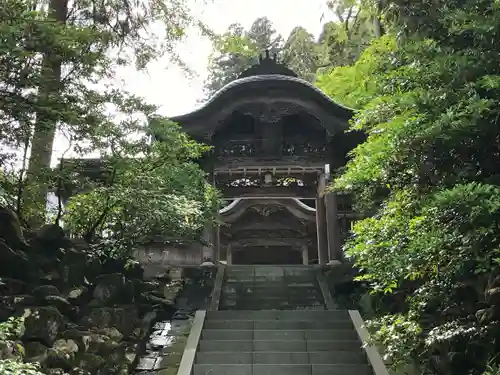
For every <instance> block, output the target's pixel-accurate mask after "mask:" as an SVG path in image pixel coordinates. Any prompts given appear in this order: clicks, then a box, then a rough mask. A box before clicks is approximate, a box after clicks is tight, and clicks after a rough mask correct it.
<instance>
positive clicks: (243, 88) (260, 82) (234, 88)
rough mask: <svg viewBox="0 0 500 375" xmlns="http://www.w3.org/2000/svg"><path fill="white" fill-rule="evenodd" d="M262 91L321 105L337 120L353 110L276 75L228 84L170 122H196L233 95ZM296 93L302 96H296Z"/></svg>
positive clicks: (300, 82) (298, 81)
mask: <svg viewBox="0 0 500 375" xmlns="http://www.w3.org/2000/svg"><path fill="white" fill-rule="evenodd" d="M266 88H281V89H283V90H284V91H285V92H289V93H290V97H295V98H297V97H298V96H299V97H301V96H303V98H304V99H303V100H304V102H306V101H315V102H317V103H318V104H320V105H322V106H323V107H324V108H325V110H327V111H328V112H332V113H334V114H335V115H336V116H338V117H341V118H344V117H345V118H350V117H351V116H352V114H353V112H354V110H353V109H351V108H348V107H345V106H343V105H341V104H338V103H336V102H334V101H333V100H332V99H330V98H329V97H328V96H327V95H326V94H325V93H324V92H323V91H321V90H319V89H318V88H317V87H315V86H313V85H312V84H311V83H309V82H307V81H305V80H303V79H300V78H296V77H292V76H285V75H279V74H265V75H256V76H250V77H246V78H240V79H237V80H235V81H232V82H230V83H229V84H227V85H226V86H224V87H223V88H222V89H220V90H219V91H217V93H215V94H214V95H213V96H212V97H211V98H210V99H209V100H208V101H207V102H206V103H204V104H203V105H202V106H201V107H200V108H198V109H196V110H194V111H193V112H191V113H187V114H184V115H180V116H175V117H172V118H171V120H172V121H175V122H180V123H183V122H186V121H189V120H195V119H198V118H200V117H201V116H205V115H206V114H207V113H210V112H211V111H212V110H216V109H217V107H218V103H221V104H222V103H230V102H231V100H232V99H234V98H235V96H236V94H239V95H240V96H243V97H244V96H246V94H245V92H246V93H247V95H248V96H249V97H251V96H252V95H251V94H252V91H254V90H263V89H266ZM299 91H300V92H301V94H302V95H297V93H298V92H299Z"/></svg>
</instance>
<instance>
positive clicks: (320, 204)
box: [316, 175, 328, 264]
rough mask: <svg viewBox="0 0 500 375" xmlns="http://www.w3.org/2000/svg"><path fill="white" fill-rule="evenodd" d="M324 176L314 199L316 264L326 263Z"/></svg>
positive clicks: (320, 179) (321, 177) (320, 180)
mask: <svg viewBox="0 0 500 375" xmlns="http://www.w3.org/2000/svg"><path fill="white" fill-rule="evenodd" d="M324 191H325V176H324V175H321V176H320V178H319V180H318V194H317V197H316V231H317V237H318V263H319V264H326V263H327V262H328V238H327V233H326V206H325V199H324Z"/></svg>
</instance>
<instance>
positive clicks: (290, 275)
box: [219, 266, 325, 310]
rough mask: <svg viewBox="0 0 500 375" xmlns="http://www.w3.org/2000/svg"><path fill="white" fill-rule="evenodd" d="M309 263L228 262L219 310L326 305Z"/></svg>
mask: <svg viewBox="0 0 500 375" xmlns="http://www.w3.org/2000/svg"><path fill="white" fill-rule="evenodd" d="M317 272H318V270H317V269H315V268H311V267H309V266H287V267H278V266H228V267H226V273H225V280H224V282H223V287H222V294H221V300H220V305H219V310H287V309H293V310H301V309H307V310H315V309H320V310H324V309H325V303H324V300H323V296H322V294H321V290H320V288H319V285H318V281H317V278H316V274H317Z"/></svg>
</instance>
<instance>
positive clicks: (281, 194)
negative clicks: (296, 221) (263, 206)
mask: <svg viewBox="0 0 500 375" xmlns="http://www.w3.org/2000/svg"><path fill="white" fill-rule="evenodd" d="M217 188H218V189H219V190H220V191H221V192H222V196H223V197H224V198H228V199H230V198H245V197H272V198H290V197H292V198H300V199H307V198H314V197H315V196H316V188H315V187H307V186H303V187H302V186H294V187H281V186H280V187H221V186H217Z"/></svg>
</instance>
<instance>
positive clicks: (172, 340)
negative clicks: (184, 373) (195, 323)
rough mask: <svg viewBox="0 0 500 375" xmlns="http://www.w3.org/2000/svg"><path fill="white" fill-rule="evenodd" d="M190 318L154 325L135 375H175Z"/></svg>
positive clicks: (187, 333) (188, 328) (189, 327)
mask: <svg viewBox="0 0 500 375" xmlns="http://www.w3.org/2000/svg"><path fill="white" fill-rule="evenodd" d="M191 324H192V318H190V319H183V320H172V321H161V322H158V323H156V324H155V325H154V327H153V330H152V332H151V335H150V338H149V341H148V343H147V344H146V352H145V353H144V354H143V356H142V357H141V358H140V360H139V362H138V364H137V367H136V374H137V375H175V374H177V368H178V366H179V363H180V361H181V358H182V353H183V351H184V346H185V344H186V340H187V337H188V335H189V330H190V329H191Z"/></svg>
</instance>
